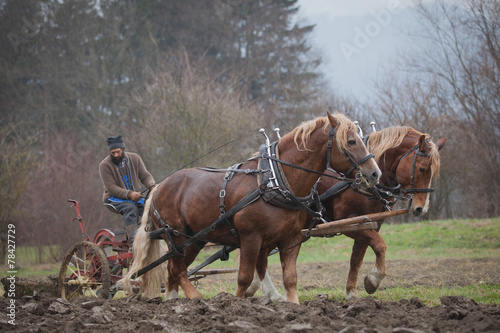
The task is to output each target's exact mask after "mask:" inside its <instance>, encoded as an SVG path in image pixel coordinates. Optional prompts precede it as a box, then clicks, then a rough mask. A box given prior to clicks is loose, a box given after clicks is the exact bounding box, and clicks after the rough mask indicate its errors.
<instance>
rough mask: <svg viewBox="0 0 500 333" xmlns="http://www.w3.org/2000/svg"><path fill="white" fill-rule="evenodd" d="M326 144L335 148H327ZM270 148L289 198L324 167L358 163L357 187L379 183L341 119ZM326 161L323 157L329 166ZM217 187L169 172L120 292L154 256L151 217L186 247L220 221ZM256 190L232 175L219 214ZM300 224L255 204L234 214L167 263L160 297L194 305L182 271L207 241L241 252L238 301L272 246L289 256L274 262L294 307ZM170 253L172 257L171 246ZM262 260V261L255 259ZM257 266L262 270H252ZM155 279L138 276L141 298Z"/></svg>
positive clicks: (297, 214)
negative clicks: (163, 294)
mask: <svg viewBox="0 0 500 333" xmlns="http://www.w3.org/2000/svg"><path fill="white" fill-rule="evenodd" d="M330 128H334V129H335V130H336V135H335V136H329V129H330ZM329 140H333V141H335V142H333V144H330V145H329ZM330 143H331V141H330ZM277 147H278V149H277V151H278V152H279V159H280V160H281V161H285V162H288V163H293V164H294V166H290V165H287V164H286V163H282V162H280V163H279V168H280V169H281V170H280V171H281V175H282V176H283V178H286V180H287V183H288V189H281V190H287V191H290V192H291V193H293V194H294V195H295V196H297V197H305V196H307V195H308V193H309V192H310V191H311V188H312V187H313V185H314V184H315V183H316V182H317V180H318V178H319V175H318V174H317V173H314V172H319V173H320V172H323V171H324V170H325V169H326V167H327V164H331V166H332V167H334V168H335V170H338V171H340V172H344V173H346V172H347V171H350V170H351V169H352V168H351V167H352V166H353V163H354V162H356V161H361V160H364V161H365V162H364V163H362V164H361V165H357V167H356V169H358V170H359V173H360V174H361V175H362V176H363V178H364V180H365V181H367V182H368V183H370V184H376V183H378V180H379V177H380V169H379V167H378V166H377V164H376V163H375V161H374V159H373V158H368V157H369V156H368V155H369V154H368V151H367V149H366V147H365V145H364V143H363V142H362V139H361V137H360V136H359V135H358V134H357V131H356V127H355V125H354V123H353V122H352V121H350V120H349V119H348V118H347V117H345V116H344V115H342V114H335V115H331V114H330V113H327V116H326V117H319V118H316V119H314V120H311V121H309V122H305V123H303V124H302V125H300V126H298V127H297V128H295V129H294V130H293V131H291V132H290V133H288V134H286V135H285V136H283V137H282V138H281V139H280V140H279V141H278V143H277ZM329 151H330V152H329ZM327 156H329V158H330V160H329V161H327ZM327 162H328V163H327ZM257 163H258V162H257V160H256V159H249V160H247V161H246V162H244V163H243V164H242V165H241V166H240V167H239V169H240V170H255V169H258V164H257ZM297 166H298V167H297ZM300 167H302V168H306V169H308V170H305V169H301V168H300ZM224 181H225V178H224V173H216V172H207V171H204V170H200V169H187V170H182V171H179V172H176V173H174V174H173V175H171V176H170V177H168V178H167V179H166V180H165V181H163V182H162V183H161V184H160V185H159V186H158V187H157V188H156V190H155V191H154V193H153V194H152V195H150V198H149V199H148V201H147V203H146V209H145V211H149V214H144V216H143V219H142V225H141V228H139V230H138V232H137V235H136V240H135V242H134V262H133V265H132V266H131V268H130V270H129V273H128V274H127V275H126V276H125V277H124V279H123V280H122V282H121V283H122V284H123V285H124V288H125V289H128V290H130V285H131V279H132V277H133V276H134V273H135V272H137V271H139V270H140V269H141V267H144V266H145V265H146V264H148V263H149V262H151V260H153V259H156V258H158V256H159V254H158V252H157V251H158V249H159V246H153V245H151V243H154V242H157V241H154V240H153V241H150V240H149V239H148V238H147V236H145V234H146V231H145V228H146V227H149V228H150V230H149V231H151V230H152V229H156V228H161V227H162V223H161V221H159V218H158V217H161V219H162V220H163V221H165V222H166V224H167V225H168V227H169V228H171V230H174V231H175V233H174V234H173V235H172V237H171V238H172V243H171V244H173V245H174V246H178V245H179V244H181V243H183V242H185V241H186V240H187V239H188V238H189V237H191V236H193V235H195V234H196V233H198V232H200V231H201V230H204V229H205V228H207V226H209V225H210V224H211V223H212V221H214V220H216V219H218V218H219V216H220V215H221V211H220V210H219V204H220V202H221V198H220V192H221V189H222V186H223V183H224ZM257 188H259V185H258V181H257V176H256V175H255V173H245V172H242V173H236V174H235V175H234V177H233V178H232V179H231V180H230V181H228V182H227V183H226V188H225V207H226V209H230V208H231V207H233V206H234V205H235V204H237V203H238V202H239V201H240V200H241V199H242V198H243V197H245V196H246V195H247V194H248V193H250V192H251V191H253V190H255V189H257ZM260 188H262V186H261V187H260ZM153 206H154V207H155V208H156V210H157V211H156V212H155V211H154V209H153ZM155 213H156V214H155ZM148 215H150V217H151V219H152V221H153V225H152V226H151V224H150V225H148V221H147V219H148V218H147V217H148ZM305 219H306V213H305V212H304V211H300V210H293V209H288V208H282V207H278V206H275V205H272V204H270V203H267V202H265V201H264V200H263V199H262V197H259V198H258V199H257V200H256V201H255V202H253V203H252V204H250V205H248V206H247V207H245V208H244V209H242V210H240V211H238V212H237V213H236V214H235V215H234V216H233V218H232V219H231V221H230V223H228V224H222V225H221V226H219V227H217V228H214V229H213V230H212V231H211V232H209V233H208V234H207V235H206V236H205V237H203V239H201V240H200V241H198V242H197V243H196V245H195V246H189V247H187V248H185V249H184V254H185V256H184V257H180V256H174V257H173V258H171V259H169V261H168V264H167V270H168V288H167V290H166V297H167V298H168V299H171V298H176V297H178V288H179V286H180V287H181V288H182V289H183V291H184V293H185V295H186V296H187V297H188V298H201V294H200V293H199V292H198V290H196V288H195V287H194V286H193V284H192V283H191V282H190V281H189V279H188V276H187V267H188V266H189V265H190V264H191V263H192V262H193V260H194V259H195V257H196V255H197V254H198V253H199V251H200V250H201V248H202V247H203V246H204V244H205V243H206V242H214V243H219V244H224V245H230V246H236V247H239V248H240V253H241V260H240V261H241V264H240V267H239V271H238V289H237V292H236V296H238V297H244V296H245V291H246V290H247V288H248V287H249V285H250V283H251V282H252V280H253V276H254V273H253V272H254V271H255V270H257V272H258V273H259V275H260V276H261V277H264V274H265V273H266V268H267V253H268V251H269V249H272V248H274V247H276V246H277V247H278V248H279V249H290V250H288V251H283V252H282V253H281V255H280V259H281V265H282V270H283V281H284V286H285V290H286V295H287V299H288V301H290V302H295V303H298V302H299V300H298V296H297V271H296V259H297V255H298V253H299V249H300V243H301V241H302V240H303V237H302V234H301V229H302V227H303V223H304V220H305ZM233 228H234V229H236V231H237V236H235V235H234V233H233V232H232V231H231V229H233ZM169 248H170V251H172V248H171V246H170V245H169ZM263 257H264V258H265V260H262V258H263ZM258 262H259V263H265V265H262V264H261V265H260V266H257V263H258ZM161 266H163V265H161ZM162 274H163V272H162V270H161V269H157V268H156V269H153V270H151V271H149V272H148V273H146V274H144V275H141V277H140V279H141V292H143V293H145V294H146V295H147V296H153V295H155V294H157V293H158V292H159V290H160V288H159V283H161V282H162V281H164V276H162Z"/></svg>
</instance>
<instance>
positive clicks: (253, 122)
mask: <svg viewBox="0 0 500 333" xmlns="http://www.w3.org/2000/svg"><path fill="white" fill-rule="evenodd" d="M218 78H219V77H218V76H217V75H212V74H210V71H209V69H208V67H207V64H206V62H205V61H204V59H200V60H197V61H193V62H191V61H190V59H189V57H188V55H187V53H186V52H185V51H180V52H178V53H176V55H175V56H174V55H173V54H172V55H171V57H170V59H169V60H168V61H165V62H164V63H163V64H162V66H160V68H159V69H158V70H156V71H154V72H150V73H149V76H148V78H147V79H146V81H145V82H146V83H145V84H144V85H143V86H141V87H139V88H137V89H136V90H134V93H132V94H129V95H128V96H125V97H124V98H123V99H122V101H123V103H120V105H118V106H117V107H118V108H120V109H121V110H122V113H123V116H122V117H120V118H119V121H118V122H117V123H120V124H122V125H120V127H121V128H122V129H123V130H125V132H127V133H129V136H131V137H133V140H134V141H133V142H131V143H130V145H131V147H132V148H133V149H135V150H137V151H139V152H140V153H141V156H143V157H144V158H145V160H147V161H149V163H150V164H149V165H148V167H149V168H151V170H153V171H154V172H155V174H156V176H155V177H156V178H157V179H160V178H161V177H164V176H167V175H168V174H169V173H170V172H172V171H175V170H177V169H178V168H179V167H181V166H183V165H185V164H187V163H189V162H191V161H193V160H196V159H197V158H199V157H200V156H202V155H204V154H206V153H208V152H209V151H211V150H212V149H215V148H217V147H219V146H221V145H224V144H226V143H228V142H230V141H232V140H235V142H234V144H230V145H228V146H227V147H224V149H221V150H219V151H217V152H216V153H214V154H210V155H209V156H206V157H205V158H204V159H203V160H200V161H199V162H198V165H199V164H200V163H201V164H203V165H211V166H218V167H227V166H229V165H230V163H235V162H239V161H240V160H241V159H242V158H243V159H244V158H248V157H249V156H250V154H251V153H253V152H254V151H256V150H257V149H258V145H259V141H262V140H260V139H259V138H258V136H259V135H260V134H259V133H258V129H259V119H260V118H261V115H260V112H259V111H258V110H257V108H255V107H254V106H252V104H251V103H249V102H247V101H246V98H245V96H244V94H242V92H241V90H240V89H239V88H238V84H237V82H238V80H237V79H234V80H233V82H230V81H229V80H226V81H225V83H224V84H222V83H221V82H220V81H219V80H218ZM231 83H233V84H231ZM123 124H125V125H123ZM139 130H141V132H138V131H139ZM116 131H119V129H116ZM195 165H196V164H195ZM195 165H189V166H195Z"/></svg>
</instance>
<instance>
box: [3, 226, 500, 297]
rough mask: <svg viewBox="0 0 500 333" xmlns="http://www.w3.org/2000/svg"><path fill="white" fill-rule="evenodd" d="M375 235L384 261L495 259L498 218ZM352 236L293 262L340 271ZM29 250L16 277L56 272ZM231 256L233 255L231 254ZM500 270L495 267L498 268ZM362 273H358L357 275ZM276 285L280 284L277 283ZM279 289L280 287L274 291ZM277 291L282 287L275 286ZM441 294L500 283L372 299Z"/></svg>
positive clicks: (400, 291) (20, 257) (499, 242)
mask: <svg viewBox="0 0 500 333" xmlns="http://www.w3.org/2000/svg"><path fill="white" fill-rule="evenodd" d="M381 235H382V236H383V237H384V239H385V241H386V243H387V246H388V250H387V257H386V258H387V261H388V262H389V261H391V260H396V261H397V260H421V261H424V262H426V261H428V262H432V261H433V260H438V259H475V260H476V259H477V260H479V259H482V258H497V259H498V258H500V218H495V219H468V220H443V221H423V222H419V223H411V224H385V225H384V226H383V227H382V230H381ZM352 243H353V241H352V239H350V238H347V237H345V236H336V237H333V238H312V239H310V240H309V241H307V242H306V243H305V244H303V245H302V248H301V252H300V255H299V258H298V265H308V264H312V263H317V264H321V263H328V264H332V263H338V265H339V266H342V265H343V266H342V267H343V268H342V269H340V268H339V269H340V270H342V271H343V272H344V273H345V274H346V273H347V272H346V267H347V266H346V265H347V263H348V261H349V258H350V255H351V247H352ZM34 251H36V249H35V248H19V249H17V251H16V263H17V264H18V266H19V267H18V268H17V276H19V277H36V276H47V275H49V274H57V272H58V270H59V263H48V264H42V265H33V264H29V263H30V262H32V258H35V257H36V255H35V254H34V253H32V252H34ZM214 251H215V249H214V248H208V249H206V250H204V251H203V252H202V254H201V255H200V258H199V259H198V260H197V261H196V262H195V263H194V264H193V267H194V265H197V264H198V263H200V262H201V261H202V260H203V259H204V258H206V257H208V256H209V255H210V254H212V253H213V252H214ZM231 257H233V256H231ZM374 260H375V257H374V255H373V252H372V251H371V250H368V251H367V255H366V257H365V263H367V262H370V261H374ZM279 265H280V264H279V256H277V255H274V256H271V257H270V260H269V269H270V271H271V270H272V269H273V268H274V269H279ZM233 266H234V263H233V260H232V259H230V260H229V261H226V262H221V261H217V262H215V263H213V264H211V265H210V266H209V267H208V268H228V267H233ZM6 271H7V268H6V267H2V272H1V275H2V276H5V275H6ZM499 273H500V268H499ZM360 277H362V276H360ZM342 279H343V278H340V279H339V281H340V282H339V283H338V284H337V285H336V287H335V288H332V287H328V288H327V289H325V288H324V287H322V286H321V285H319V286H316V287H314V286H313V287H307V288H300V287H301V285H300V283H301V281H299V290H300V295H299V297H300V299H301V301H304V300H308V299H312V298H314V296H315V295H317V294H318V293H328V294H329V295H330V296H331V297H334V298H337V299H339V300H342V299H343V297H344V295H343V284H342V283H343V282H345V281H341V280H342ZM277 287H278V288H279V287H280V286H277ZM235 290H236V283H235V278H234V275H233V276H232V279H231V283H227V282H221V284H220V286H217V283H215V284H212V285H211V286H210V288H209V290H203V291H202V292H203V294H204V295H205V296H206V297H212V296H215V295H216V294H217V293H218V292H220V291H227V292H230V293H234V292H235ZM279 290H280V289H279ZM280 291H281V292H282V290H280ZM359 293H360V296H362V297H363V296H367V295H368V294H367V293H366V292H365V291H361V290H360V292H359ZM444 295H448V296H449V295H462V296H465V297H469V298H473V299H475V300H476V301H477V302H481V303H495V304H500V284H490V283H486V284H470V285H465V286H456V287H449V286H446V287H442V286H439V285H438V286H433V285H432V286H426V285H419V286H414V287H408V286H389V287H387V288H385V289H383V290H379V291H377V293H375V294H374V297H376V298H378V299H381V300H384V301H389V300H399V299H403V298H411V297H418V298H420V299H421V300H422V301H424V302H425V303H427V304H439V297H441V296H444Z"/></svg>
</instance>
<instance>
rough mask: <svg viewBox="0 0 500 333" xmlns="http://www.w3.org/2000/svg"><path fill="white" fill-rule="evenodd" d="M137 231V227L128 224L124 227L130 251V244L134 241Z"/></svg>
mask: <svg viewBox="0 0 500 333" xmlns="http://www.w3.org/2000/svg"><path fill="white" fill-rule="evenodd" d="M136 231H137V225H135V224H130V225H127V226H126V227H125V232H126V233H127V239H128V242H129V244H130V249H132V244H133V243H134V239H135V232H136Z"/></svg>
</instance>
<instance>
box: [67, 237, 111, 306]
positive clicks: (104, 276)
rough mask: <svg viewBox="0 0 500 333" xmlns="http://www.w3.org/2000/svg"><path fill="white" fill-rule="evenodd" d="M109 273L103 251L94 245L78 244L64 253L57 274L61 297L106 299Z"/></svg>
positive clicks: (87, 243)
mask: <svg viewBox="0 0 500 333" xmlns="http://www.w3.org/2000/svg"><path fill="white" fill-rule="evenodd" d="M110 278H111V273H110V269H109V265H108V259H107V258H106V254H105V253H104V251H103V250H102V249H101V248H100V247H99V246H98V245H97V244H94V243H90V242H85V241H84V242H78V243H76V244H75V245H73V247H72V248H71V249H69V251H68V252H67V253H66V255H65V257H64V260H63V263H62V265H61V271H60V273H59V286H60V289H61V297H62V298H63V299H67V300H70V299H72V298H74V297H79V296H87V297H102V298H108V296H109V286H110Z"/></svg>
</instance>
